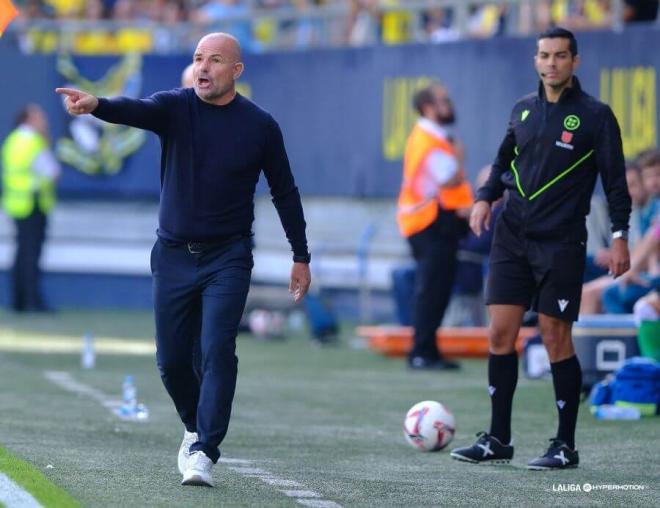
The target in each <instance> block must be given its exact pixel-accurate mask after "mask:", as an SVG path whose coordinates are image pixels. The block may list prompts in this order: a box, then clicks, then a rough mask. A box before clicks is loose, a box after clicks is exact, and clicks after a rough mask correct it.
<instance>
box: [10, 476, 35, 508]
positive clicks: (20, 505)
mask: <svg viewBox="0 0 660 508" xmlns="http://www.w3.org/2000/svg"><path fill="white" fill-rule="evenodd" d="M0 503H2V504H4V505H5V506H6V507H7V508H43V507H42V506H41V505H40V504H39V503H38V502H37V500H36V499H35V498H33V497H32V494H30V493H29V492H27V491H25V490H23V489H22V488H21V487H19V486H18V485H16V484H15V483H14V482H13V481H11V480H10V479H9V477H8V476H6V475H5V474H3V473H0Z"/></svg>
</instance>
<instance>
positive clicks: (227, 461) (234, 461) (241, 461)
mask: <svg viewBox="0 0 660 508" xmlns="http://www.w3.org/2000/svg"><path fill="white" fill-rule="evenodd" d="M220 462H223V463H225V464H245V465H246V466H249V465H250V464H252V461H250V460H245V459H225V458H224V457H222V458H221V459H220Z"/></svg>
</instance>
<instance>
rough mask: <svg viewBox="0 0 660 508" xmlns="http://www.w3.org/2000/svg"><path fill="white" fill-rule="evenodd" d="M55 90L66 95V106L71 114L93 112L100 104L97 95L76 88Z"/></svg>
mask: <svg viewBox="0 0 660 508" xmlns="http://www.w3.org/2000/svg"><path fill="white" fill-rule="evenodd" d="M55 92H57V93H58V94H60V95H64V96H65V99H64V106H65V107H66V110H67V112H68V113H69V114H70V115H75V116H78V115H85V114H87V113H91V112H92V111H94V110H95V109H96V107H97V106H98V105H99V100H98V99H97V98H96V97H94V96H93V95H90V94H88V93H85V92H82V91H80V90H76V89H75V88H56V89H55Z"/></svg>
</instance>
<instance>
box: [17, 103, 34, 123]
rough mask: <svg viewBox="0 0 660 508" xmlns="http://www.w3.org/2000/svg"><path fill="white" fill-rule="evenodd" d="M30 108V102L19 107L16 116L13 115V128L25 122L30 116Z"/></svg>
mask: <svg viewBox="0 0 660 508" xmlns="http://www.w3.org/2000/svg"><path fill="white" fill-rule="evenodd" d="M31 109H32V104H28V105H27V106H24V107H23V108H21V109H20V111H19V112H18V113H16V116H15V117H14V129H15V128H16V127H19V126H21V125H23V124H24V123H25V121H26V120H27V119H28V117H29V116H30V110H31Z"/></svg>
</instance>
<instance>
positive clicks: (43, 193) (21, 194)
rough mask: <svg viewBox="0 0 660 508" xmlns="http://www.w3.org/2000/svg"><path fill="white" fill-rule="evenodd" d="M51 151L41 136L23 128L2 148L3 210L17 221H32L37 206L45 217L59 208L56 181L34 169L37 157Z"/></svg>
mask: <svg viewBox="0 0 660 508" xmlns="http://www.w3.org/2000/svg"><path fill="white" fill-rule="evenodd" d="M47 147H48V144H47V143H46V140H45V139H44V138H43V137H42V136H41V135H40V134H38V133H37V132H34V131H31V130H29V129H22V128H18V129H16V130H14V131H13V132H12V133H11V134H9V136H8V137H7V139H6V140H5V142H4V144H3V145H2V206H3V208H4V209H5V212H7V215H9V216H10V217H13V218H14V219H24V218H25V217H28V216H29V215H30V214H31V213H32V212H33V211H34V207H35V204H37V205H38V206H39V209H40V210H41V211H42V212H44V213H48V212H50V211H51V210H52V209H53V206H55V184H54V182H53V180H51V179H47V178H42V177H40V176H39V175H36V174H35V173H34V171H33V169H32V165H33V164H34V161H35V159H36V158H37V156H38V155H39V154H40V153H41V152H42V150H45V149H47ZM35 196H36V198H37V199H36V200H35ZM35 201H36V203H35Z"/></svg>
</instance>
